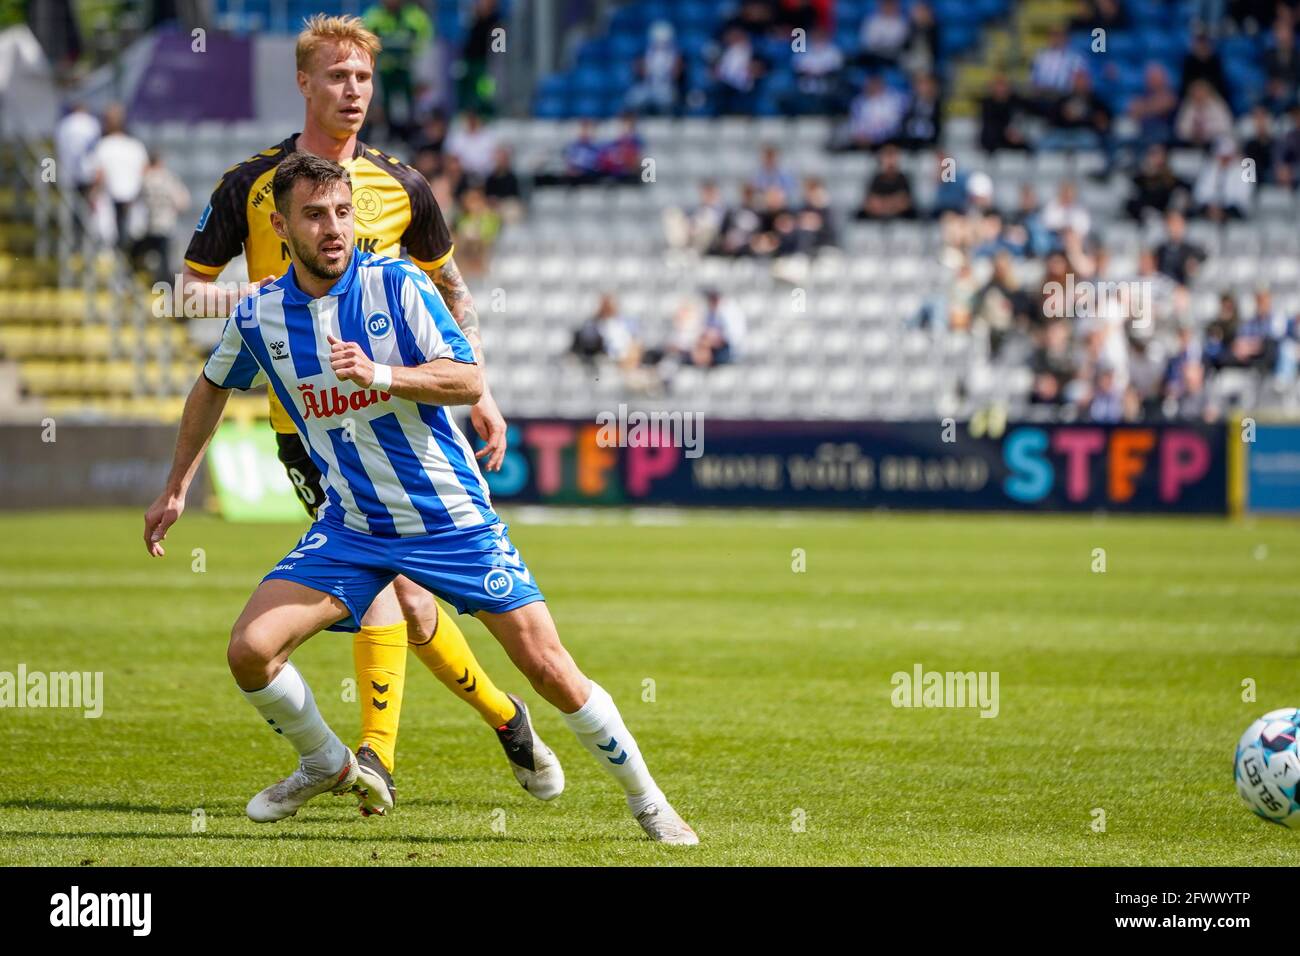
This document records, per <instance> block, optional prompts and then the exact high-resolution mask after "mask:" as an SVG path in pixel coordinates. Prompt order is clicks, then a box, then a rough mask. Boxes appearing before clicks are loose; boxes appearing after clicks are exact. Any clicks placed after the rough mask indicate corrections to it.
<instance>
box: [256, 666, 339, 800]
mask: <svg viewBox="0 0 1300 956" xmlns="http://www.w3.org/2000/svg"><path fill="white" fill-rule="evenodd" d="M243 694H244V698H245V699H246V700H247V701H248V702H249V703H250V704H252V705H253V706H254V707H256V708H257V712H258V713H259V714H261V715H262V717H263V718H264V719H265V720H266V722H267V723H268V724H269V725H270V726H271V729H272V730H274V731H275V732H276V733H278V734H282V735H283V736H284V738H285V739H286V740H288V741H289V743H291V744H293V746H294V749H295V750H297V751H298V754H299V756H301V757H302V762H303V764H304V765H305V766H306V767H307V768H308V769H309V770H312V771H314V772H316V773H319V774H328V773H334V772H335V771H337V770H338V769H339V767H341V766H342V765H343V764H344V762H346V761H347V759H348V758H347V753H348V748H347V746H346V745H345V744H344V743H343V741H341V740H339V738H338V736H337V735H336V734H335V733H334V731H332V730H330V728H329V725H328V724H326V723H325V718H323V717H322V716H321V715H320V711H319V710H317V709H316V699H315V698H314V697H312V695H311V688H310V687H308V686H307V682H306V681H305V680H303V679H302V674H300V673H298V668H296V667H294V666H293V664H292V663H289V662H287V661H286V662H285V665H284V667H282V668H281V669H280V673H278V674H276V675H275V679H274V680H273V681H271V683H269V684H267V685H266V686H265V687H263V688H262V689H261V690H246V691H243Z"/></svg>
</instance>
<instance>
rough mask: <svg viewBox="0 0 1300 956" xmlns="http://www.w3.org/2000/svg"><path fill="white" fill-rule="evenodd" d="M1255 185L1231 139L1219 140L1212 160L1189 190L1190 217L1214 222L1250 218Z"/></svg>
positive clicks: (1202, 169) (1203, 168)
mask: <svg viewBox="0 0 1300 956" xmlns="http://www.w3.org/2000/svg"><path fill="white" fill-rule="evenodd" d="M1254 193H1255V183H1254V182H1253V181H1252V180H1250V179H1248V178H1247V176H1246V173H1245V170H1244V169H1242V165H1241V154H1240V153H1238V152H1237V145H1236V143H1234V142H1233V141H1232V140H1231V139H1227V138H1225V139H1222V140H1220V141H1219V144H1218V146H1217V147H1215V150H1214V159H1213V160H1212V161H1211V162H1208V163H1206V164H1205V165H1204V166H1203V167H1202V168H1201V172H1200V175H1199V176H1197V177H1196V184H1195V185H1194V186H1193V187H1192V215H1194V216H1203V217H1205V218H1206V219H1210V220H1212V221H1214V222H1223V221H1224V220H1225V219H1244V218H1245V217H1246V216H1249V215H1250V205H1251V200H1252V198H1253V197H1254Z"/></svg>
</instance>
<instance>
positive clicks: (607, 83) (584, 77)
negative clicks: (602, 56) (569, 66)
mask: <svg viewBox="0 0 1300 956" xmlns="http://www.w3.org/2000/svg"><path fill="white" fill-rule="evenodd" d="M571 75H572V83H573V87H572V88H573V91H574V92H575V93H576V94H578V95H579V96H582V95H591V94H603V93H606V92H608V91H609V90H610V89H611V88H613V87H614V86H615V85H616V84H615V81H614V79H613V75H612V74H611V72H610V70H609V69H608V68H607V67H604V66H591V65H587V66H579V67H577V68H576V69H575V70H574V71H573V73H572V74H571Z"/></svg>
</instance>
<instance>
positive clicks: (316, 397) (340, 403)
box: [298, 383, 393, 419]
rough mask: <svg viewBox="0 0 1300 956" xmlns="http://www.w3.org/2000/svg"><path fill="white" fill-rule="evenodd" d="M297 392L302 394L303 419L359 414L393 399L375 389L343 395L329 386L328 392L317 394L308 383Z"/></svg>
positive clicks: (387, 393)
mask: <svg viewBox="0 0 1300 956" xmlns="http://www.w3.org/2000/svg"><path fill="white" fill-rule="evenodd" d="M298 391H299V392H300V393H301V394H302V417H303V418H304V419H308V418H333V417H334V416H335V415H342V414H344V413H346V412H349V411H352V412H359V411H361V409H363V408H367V407H369V406H371V405H374V404H375V403H376V402H386V401H388V400H389V399H390V398H392V397H393V396H392V394H390V393H389V392H381V391H379V389H377V388H372V389H370V390H369V391H364V390H357V391H355V392H352V393H351V394H348V395H345V394H343V393H342V392H340V391H339V389H338V386H337V385H332V386H330V390H329V391H328V392H326V391H324V390H322V391H321V392H320V393H319V394H317V392H316V386H314V385H312V384H310V383H304V384H302V385H299V386H298Z"/></svg>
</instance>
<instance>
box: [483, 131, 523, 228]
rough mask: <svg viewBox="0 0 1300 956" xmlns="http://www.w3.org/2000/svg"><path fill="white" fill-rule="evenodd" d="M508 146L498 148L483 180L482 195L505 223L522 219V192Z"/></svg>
mask: <svg viewBox="0 0 1300 956" xmlns="http://www.w3.org/2000/svg"><path fill="white" fill-rule="evenodd" d="M511 158H512V157H511V153H510V148H509V147H508V146H498V147H497V151H496V159H495V162H494V163H493V164H492V171H491V172H490V173H488V174H487V177H486V178H485V179H484V180H483V195H484V196H486V197H487V200H488V203H489V204H491V206H492V208H493V209H495V210H496V211H497V212H499V213H500V214H501V218H502V220H504V221H505V222H518V221H519V220H520V219H522V218H523V211H524V210H523V192H522V190H521V189H520V188H519V177H518V176H516V175H515V171H514V167H513V166H512V164H511Z"/></svg>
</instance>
